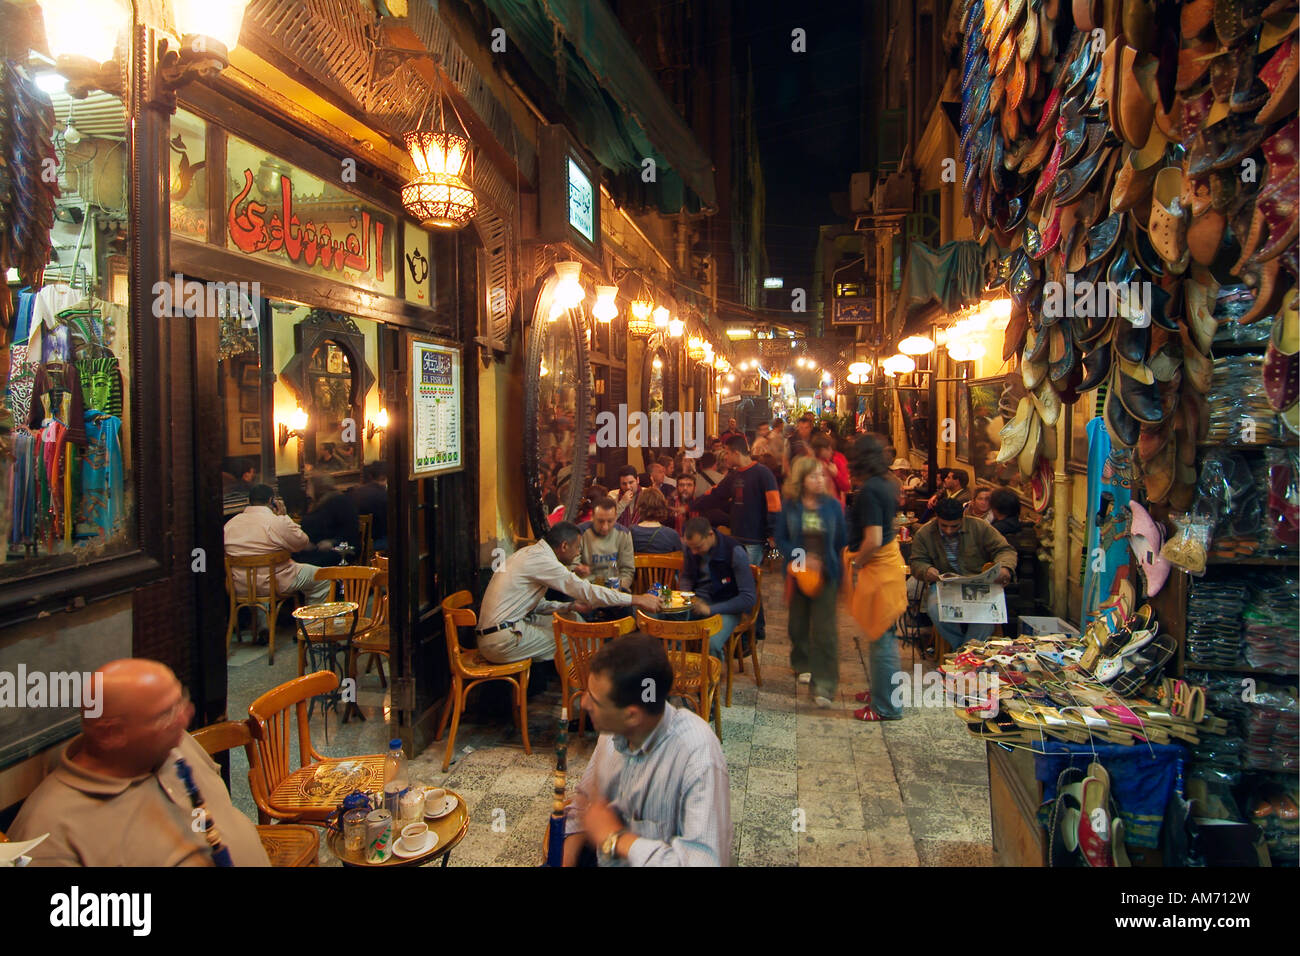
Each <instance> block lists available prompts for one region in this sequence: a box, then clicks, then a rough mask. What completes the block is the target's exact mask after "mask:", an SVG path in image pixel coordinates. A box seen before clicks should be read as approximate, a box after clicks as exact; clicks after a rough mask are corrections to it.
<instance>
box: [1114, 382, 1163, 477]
mask: <svg viewBox="0 0 1300 956" xmlns="http://www.w3.org/2000/svg"><path fill="white" fill-rule="evenodd" d="M1142 372H1143V373H1145V374H1144V375H1143V378H1149V379H1150V381H1149V382H1143V381H1141V380H1140V379H1137V378H1133V377H1132V376H1130V375H1127V374H1125V372H1124V363H1123V362H1121V363H1120V366H1119V368H1118V369H1117V370H1116V381H1117V383H1118V385H1119V400H1120V403H1121V404H1122V405H1123V406H1124V410H1125V411H1127V412H1128V413H1129V414H1130V415H1132V416H1133V417H1134V418H1136V419H1137V420H1138V422H1139V423H1140V424H1143V425H1159V424H1160V423H1161V422H1162V421H1164V409H1163V407H1162V406H1161V404H1160V393H1159V391H1157V389H1156V386H1155V378H1154V376H1152V375H1151V370H1150V369H1148V368H1145V367H1143V368H1142ZM1170 464H1171V469H1172V462H1171V463H1170ZM1171 479H1172V475H1171Z"/></svg>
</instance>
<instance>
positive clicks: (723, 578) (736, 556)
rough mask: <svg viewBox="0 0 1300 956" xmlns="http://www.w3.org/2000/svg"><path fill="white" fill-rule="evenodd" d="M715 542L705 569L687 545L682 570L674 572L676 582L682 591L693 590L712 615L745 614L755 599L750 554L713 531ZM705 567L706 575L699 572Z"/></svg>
mask: <svg viewBox="0 0 1300 956" xmlns="http://www.w3.org/2000/svg"><path fill="white" fill-rule="evenodd" d="M714 537H715V538H716V539H717V542H716V543H715V544H714V546H713V550H712V551H710V552H709V554H708V561H707V562H706V567H705V569H701V567H700V559H699V557H698V556H696V554H695V552H693V551H692V550H691V549H690V548H687V549H686V550H685V552H684V553H683V554H682V570H681V571H680V572H678V575H677V585H678V588H679V589H680V590H682V591H694V592H695V594H696V596H697V597H699V598H700V599H701V600H703V601H704V603H706V604H708V605H709V611H710V613H712V614H744V613H745V612H746V611H748V610H749V609H750V608H752V607H753V606H754V602H755V601H757V600H758V588H757V587H756V586H755V585H754V572H753V571H751V570H750V568H749V555H748V554H747V553H746V552H745V549H744V548H743V547H741V546H740V545H739V544H737V543H736V541H735V540H734V539H732V538H729V537H727V536H726V535H725V534H720V533H718V532H716V531H715V532H714ZM702 570H707V575H705V574H702V573H701V571H702Z"/></svg>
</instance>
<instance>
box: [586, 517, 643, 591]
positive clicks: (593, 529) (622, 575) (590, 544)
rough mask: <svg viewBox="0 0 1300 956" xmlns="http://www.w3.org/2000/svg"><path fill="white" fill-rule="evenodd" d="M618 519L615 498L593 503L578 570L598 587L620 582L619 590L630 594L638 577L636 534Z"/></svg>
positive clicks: (610, 585) (611, 585)
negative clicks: (633, 541) (629, 531)
mask: <svg viewBox="0 0 1300 956" xmlns="http://www.w3.org/2000/svg"><path fill="white" fill-rule="evenodd" d="M617 518H618V505H617V504H615V502H614V499H613V498H609V497H605V498H601V499H599V500H598V501H596V502H594V503H593V504H592V506H591V523H590V525H588V526H587V527H586V528H584V529H583V532H582V539H581V541H582V548H581V550H580V551H579V552H578V561H579V564H578V566H577V567H576V568H574V571H575V572H576V573H577V575H578V576H579V577H581V578H583V579H584V580H587V581H591V582H593V583H594V584H603V585H605V587H614V585H613V584H612V583H611V582H613V581H617V582H618V587H620V588H622V589H623V590H624V591H630V590H631V589H632V579H633V578H634V577H636V560H635V558H634V556H633V551H632V535H630V534H629V533H628V530H627V529H626V528H623V527H621V526H619V525H618V524H617V523H616V519H617Z"/></svg>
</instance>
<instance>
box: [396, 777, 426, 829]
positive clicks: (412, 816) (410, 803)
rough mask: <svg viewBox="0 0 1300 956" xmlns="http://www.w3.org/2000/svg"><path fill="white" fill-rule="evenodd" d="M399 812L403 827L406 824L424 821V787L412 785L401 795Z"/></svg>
mask: <svg viewBox="0 0 1300 956" xmlns="http://www.w3.org/2000/svg"><path fill="white" fill-rule="evenodd" d="M398 806H399V807H400V812H401V823H402V826H405V825H406V824H408V823H419V822H420V821H421V820H423V819H424V785H423V784H418V783H416V784H412V785H411V786H410V788H409V789H408V790H406V792H405V793H403V794H402V797H401V799H400V800H399V802H398Z"/></svg>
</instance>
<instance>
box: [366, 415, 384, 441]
mask: <svg viewBox="0 0 1300 956" xmlns="http://www.w3.org/2000/svg"><path fill="white" fill-rule="evenodd" d="M375 432H384V433H385V434H387V432H388V409H386V408H381V409H379V414H378V415H376V416H375V420H374V421H370V422H366V441H374V439H375Z"/></svg>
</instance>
